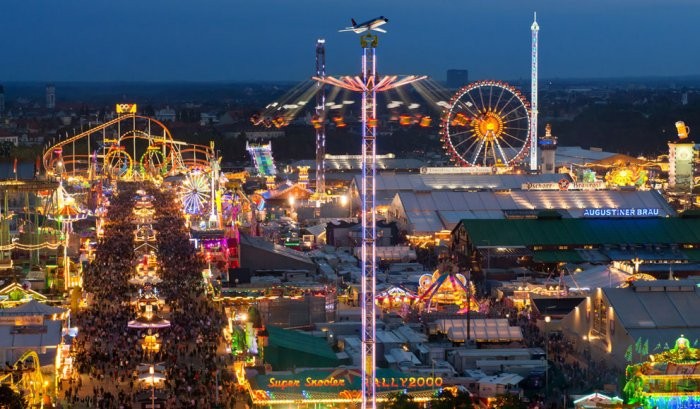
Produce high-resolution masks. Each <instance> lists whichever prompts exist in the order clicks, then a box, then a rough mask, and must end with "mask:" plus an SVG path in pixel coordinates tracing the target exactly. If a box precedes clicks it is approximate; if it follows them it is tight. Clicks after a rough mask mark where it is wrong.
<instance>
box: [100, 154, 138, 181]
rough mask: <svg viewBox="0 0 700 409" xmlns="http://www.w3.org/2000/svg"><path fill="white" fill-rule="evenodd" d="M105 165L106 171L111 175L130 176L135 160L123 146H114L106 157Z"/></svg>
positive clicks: (117, 176)
mask: <svg viewBox="0 0 700 409" xmlns="http://www.w3.org/2000/svg"><path fill="white" fill-rule="evenodd" d="M104 166H105V172H106V173H107V174H108V175H110V176H111V177H115V178H123V177H130V176H131V172H132V169H133V166H134V161H133V159H132V158H131V156H130V155H129V154H128V153H126V150H125V149H124V147H123V146H113V147H111V148H109V151H108V152H107V154H106V155H105V157H104Z"/></svg>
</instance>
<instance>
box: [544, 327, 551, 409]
mask: <svg viewBox="0 0 700 409" xmlns="http://www.w3.org/2000/svg"><path fill="white" fill-rule="evenodd" d="M551 321H552V317H550V316H549V315H547V316H545V317H544V356H545V363H544V364H545V368H544V393H545V397H546V395H547V394H548V393H549V323H550V322H551Z"/></svg>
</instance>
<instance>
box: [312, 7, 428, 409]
mask: <svg viewBox="0 0 700 409" xmlns="http://www.w3.org/2000/svg"><path fill="white" fill-rule="evenodd" d="M388 21H389V20H388V19H386V18H384V17H380V18H378V19H375V20H372V21H370V22H367V23H365V24H361V25H355V24H354V23H353V27H349V28H348V29H345V30H341V31H354V32H356V33H358V34H361V33H365V34H363V35H362V36H361V37H360V45H361V46H362V74H361V75H357V76H343V77H338V78H335V77H331V76H326V77H323V78H320V77H314V78H313V79H314V80H315V81H321V82H324V83H326V84H329V85H333V86H336V87H339V88H343V89H347V90H350V91H355V92H359V93H361V94H362V187H361V192H360V196H361V201H362V248H361V250H362V252H361V253H362V295H361V298H362V299H361V307H362V358H361V359H362V408H361V409H376V407H377V388H376V384H375V380H376V361H377V359H376V343H375V339H376V328H377V322H376V306H375V303H374V293H375V289H376V271H377V265H376V255H377V251H376V240H377V228H376V221H377V216H376V208H375V204H376V200H375V199H376V198H375V196H376V190H375V176H376V170H377V149H376V139H377V103H376V96H377V93H378V92H383V91H387V90H390V89H394V88H398V87H401V86H403V85H406V84H410V83H412V82H416V81H420V80H422V79H425V78H427V77H426V76H416V75H409V76H406V77H403V78H399V76H398V75H386V76H382V77H379V76H377V64H376V52H375V51H376V48H377V43H378V42H379V38H378V37H377V36H376V35H374V34H372V30H375V31H379V32H385V31H384V30H379V29H377V28H376V26H377V25H381V24H384V23H386V22H388Z"/></svg>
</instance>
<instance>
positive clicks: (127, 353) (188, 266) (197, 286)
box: [59, 182, 233, 409]
mask: <svg viewBox="0 0 700 409" xmlns="http://www.w3.org/2000/svg"><path fill="white" fill-rule="evenodd" d="M143 191H145V192H146V194H145V195H144V194H143ZM139 192H140V193H139ZM144 197H146V198H148V199H149V200H150V202H151V203H152V205H153V206H152V208H153V209H154V212H153V220H152V222H153V223H152V226H153V230H155V232H156V242H155V248H156V251H155V252H156V257H157V260H158V266H157V273H158V275H159V278H160V280H162V281H160V282H159V283H158V284H157V294H158V296H159V297H161V298H162V299H164V307H163V308H162V310H161V311H159V314H160V315H161V316H162V318H164V319H166V320H168V321H169V322H170V325H169V326H168V327H165V328H160V329H158V331H157V337H158V342H160V348H159V349H158V351H157V352H155V353H154V354H152V356H147V352H146V351H144V349H143V348H142V345H143V342H142V340H143V338H144V336H145V335H146V331H145V330H143V329H134V328H129V326H128V325H127V324H128V323H129V322H130V321H131V320H134V319H135V318H137V316H138V314H139V311H138V308H137V307H136V306H135V305H134V303H133V302H132V301H133V300H134V298H135V297H138V295H139V294H140V290H139V288H138V286H136V285H133V284H130V283H129V280H130V279H132V278H133V277H134V275H135V274H136V273H135V272H136V266H137V265H138V264H139V263H140V262H141V259H140V258H139V257H137V254H136V253H135V251H134V249H135V242H134V237H135V233H134V232H135V228H136V224H137V223H139V221H138V220H136V219H137V218H136V217H135V216H134V212H133V209H134V204H135V201H136V200H137V198H139V200H144ZM105 217H106V220H105V223H104V225H103V227H104V231H103V235H102V238H101V239H100V240H99V242H98V244H97V251H96V255H95V258H94V260H93V261H92V262H91V263H90V265H89V266H88V268H87V270H86V271H85V274H84V286H83V291H84V294H83V297H84V299H85V300H87V304H86V306H85V308H81V310H80V311H79V312H78V313H77V314H76V319H75V323H76V326H77V327H78V331H79V332H78V336H77V337H76V338H75V340H74V342H73V344H72V346H71V354H72V357H73V362H74V368H75V369H76V371H73V374H72V377H71V379H70V380H68V381H64V382H62V383H61V385H60V386H59V387H60V389H61V392H60V393H59V397H60V398H62V401H61V405H62V406H63V407H73V408H88V407H90V408H136V407H141V403H143V402H148V404H149V405H150V402H151V399H152V398H153V397H157V402H156V407H162V408H202V409H206V408H213V407H233V397H232V396H233V395H232V394H229V393H228V392H229V391H231V390H232V386H231V384H230V378H231V377H230V376H229V374H228V372H226V371H225V368H226V364H227V356H226V353H225V345H224V338H223V332H222V330H223V328H224V325H225V319H224V316H223V313H222V311H221V310H220V309H219V308H217V307H216V306H215V305H214V303H213V302H212V301H211V300H210V299H209V298H207V295H206V293H205V291H204V290H205V286H204V283H203V279H202V270H203V268H204V264H203V261H202V260H201V259H200V258H199V257H198V255H197V254H196V253H195V250H194V248H193V247H192V245H191V244H190V242H189V236H188V231H187V230H186V228H185V223H184V218H183V217H182V214H181V212H180V208H179V204H178V201H177V198H176V197H175V195H174V194H173V193H172V192H168V191H161V190H159V189H158V188H157V187H156V186H154V185H151V184H146V183H134V182H129V183H127V182H120V183H119V184H118V186H117V189H116V193H115V194H114V195H113V196H112V197H111V198H110V203H109V207H108V211H107V214H106V216H105ZM147 359H150V360H151V361H152V362H153V363H156V364H157V365H159V366H160V365H162V366H163V367H164V370H163V374H162V376H163V378H164V380H163V381H162V382H159V383H158V384H157V385H156V387H155V388H154V389H153V390H152V389H151V385H150V384H147V383H144V382H143V377H141V380H139V371H138V368H139V366H140V365H142V364H143V363H144V362H146V360H147ZM149 407H150V406H149Z"/></svg>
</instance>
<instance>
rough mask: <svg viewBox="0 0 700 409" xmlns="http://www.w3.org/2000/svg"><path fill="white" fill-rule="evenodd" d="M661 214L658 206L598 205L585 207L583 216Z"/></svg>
mask: <svg viewBox="0 0 700 409" xmlns="http://www.w3.org/2000/svg"><path fill="white" fill-rule="evenodd" d="M660 214H661V212H660V211H659V209H658V208H634V207H630V208H614V207H597V208H589V209H583V217H657V216H660Z"/></svg>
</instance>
